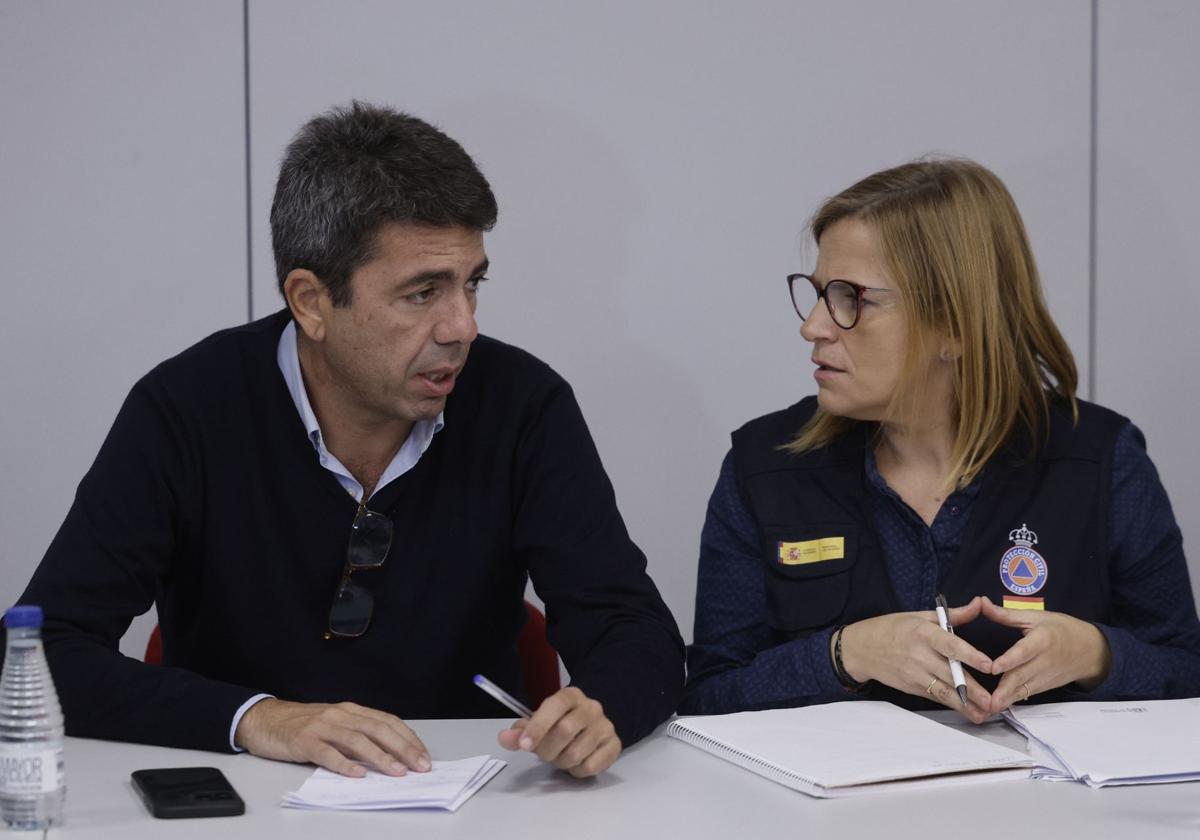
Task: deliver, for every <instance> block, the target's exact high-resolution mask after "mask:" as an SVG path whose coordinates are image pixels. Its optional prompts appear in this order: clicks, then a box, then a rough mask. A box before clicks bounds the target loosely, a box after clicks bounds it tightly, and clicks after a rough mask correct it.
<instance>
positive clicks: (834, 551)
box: [778, 537, 846, 566]
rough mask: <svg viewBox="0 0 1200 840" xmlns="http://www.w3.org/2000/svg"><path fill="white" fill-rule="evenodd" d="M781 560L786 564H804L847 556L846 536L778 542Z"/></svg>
mask: <svg viewBox="0 0 1200 840" xmlns="http://www.w3.org/2000/svg"><path fill="white" fill-rule="evenodd" d="M778 546H779V562H780V563H782V564H783V565H785V566H803V565H805V564H807V563H821V562H824V561H825V560H841V559H842V558H843V557H845V556H846V538H845V537H821V538H820V539H819V540H805V541H804V542H783V541H780V542H779V543H778Z"/></svg>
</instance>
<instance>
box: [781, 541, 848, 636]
mask: <svg viewBox="0 0 1200 840" xmlns="http://www.w3.org/2000/svg"><path fill="white" fill-rule="evenodd" d="M764 536H765V540H764V543H765V544H764V546H763V552H764V557H763V560H764V561H765V564H766V567H767V568H766V593H767V623H768V624H769V625H770V626H771V627H773V628H775V629H776V630H780V631H783V632H785V633H788V634H796V633H798V632H801V631H809V630H817V629H819V628H822V627H828V626H829V625H831V624H832V623H833V622H834V620H835V619H836V618H837V617H838V616H840V615H841V614H842V612H843V610H844V609H845V607H846V599H847V596H848V595H849V593H850V571H851V569H852V568H853V567H854V561H855V559H856V556H857V549H858V539H857V535H856V534H855V533H854V532H853V531H851V530H850V529H849V528H847V527H846V526H845V525H844V524H842V525H838V524H832V523H831V524H829V525H822V524H820V523H817V524H815V525H814V524H806V525H804V526H802V527H798V528H784V527H779V528H767V529H765V535H764Z"/></svg>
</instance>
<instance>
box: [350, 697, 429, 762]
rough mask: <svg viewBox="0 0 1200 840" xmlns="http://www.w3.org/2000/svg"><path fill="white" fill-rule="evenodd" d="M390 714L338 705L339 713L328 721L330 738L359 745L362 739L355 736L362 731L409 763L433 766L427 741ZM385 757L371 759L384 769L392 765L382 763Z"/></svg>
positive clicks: (380, 746) (378, 744)
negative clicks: (374, 712) (425, 747)
mask: <svg viewBox="0 0 1200 840" xmlns="http://www.w3.org/2000/svg"><path fill="white" fill-rule="evenodd" d="M388 717H389V718H390V720H389V719H380V718H378V717H376V716H373V715H363V714H358V713H356V712H355V711H353V710H347V709H344V708H338V709H337V710H336V713H335V714H332V715H330V720H329V724H328V725H329V726H330V728H329V729H328V730H327V731H326V738H327V740H331V741H333V742H334V743H335V744H339V743H340V744H344V745H347V747H349V744H350V743H351V742H353V743H354V744H355V745H356V746H361V745H362V741H361V740H359V739H358V738H355V737H354V736H355V735H361V736H363V737H364V738H367V739H369V740H370V741H372V742H374V745H375V746H376V748H379V749H382V750H383V751H386V752H387V753H388V754H389V755H391V756H393V757H394V758H395V759H397V760H398V761H400V762H401V763H402V764H404V765H405V766H406V767H408V768H410V769H412V770H416V771H418V772H422V773H423V772H425V771H426V770H429V769H430V767H432V764H431V762H430V759H429V753H427V752H426V751H425V749H424V746H425V745H424V744H422V743H421V740H420V739H419V738H417V737H416V735H414V734H413V731H412V730H411V729H409V728H408V727H407V726H405V725H404V724H402V723H400V720H399V718H395V717H391V716H390V715H389V716H388ZM397 724H399V725H397ZM382 761H383V759H379V758H378V757H377V758H376V759H374V760H371V764H372V765H373V766H375V767H378V768H379V769H380V770H381V771H382V770H383V767H386V766H388V764H387V763H383V764H380V762H382ZM384 772H387V771H384Z"/></svg>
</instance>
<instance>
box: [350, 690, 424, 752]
mask: <svg viewBox="0 0 1200 840" xmlns="http://www.w3.org/2000/svg"><path fill="white" fill-rule="evenodd" d="M338 705H339V706H341V707H348V708H346V709H345V710H346V711H349V712H351V713H353V714H359V715H363V716H364V717H369V718H372V719H373V720H376V721H378V722H380V723H382V724H384V725H386V726H387V727H388V728H390V729H391V730H392V731H394V732H395V733H396V735H398V736H399V737H401V738H403V739H404V740H406V741H408V742H409V743H411V744H412V745H413V746H414V747H415V748H416V749H417V750H419V751H420V752H421V753H422V754H424V755H425V756H428V755H429V748H428V747H426V746H425V742H424V741H422V740H421V739H420V737H418V736H417V733H416V732H414V731H413V730H412V727H411V726H409V725H408V724H407V723H405V722H404V721H403V720H401V719H400V718H398V717H396V716H395V715H392V714H388V713H387V712H381V711H380V710H379V709H371V708H368V707H366V706H359V705H358V704H357V703H340V704H338Z"/></svg>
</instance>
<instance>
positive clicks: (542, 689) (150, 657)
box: [144, 601, 562, 709]
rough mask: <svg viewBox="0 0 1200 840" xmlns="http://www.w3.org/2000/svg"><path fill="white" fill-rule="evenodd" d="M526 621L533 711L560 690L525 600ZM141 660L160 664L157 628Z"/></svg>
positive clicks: (523, 642) (539, 618)
mask: <svg viewBox="0 0 1200 840" xmlns="http://www.w3.org/2000/svg"><path fill="white" fill-rule="evenodd" d="M525 613H526V621H525V626H524V627H523V628H521V636H520V638H518V639H517V653H518V654H520V656H521V676H522V677H523V678H524V680H525V692H526V693H527V694H528V695H529V699H530V700H532V701H533V707H534V708H535V709H536V708H537V707H538V706H540V705H541V704H542V701H543V700H545V699H546V698H547V697H549V696H550V695H551V694H553V693H554V692H556V691H558V690H559V689H560V688H562V679H561V677H560V676H559V673H558V653H557V652H556V651H555V650H554V648H552V647H550V642H549V641H548V640H547V639H546V616H544V615H542V613H541V611H540V610H539V609H538V608H537V607H535V606H534V605H533V604H531V603H529V602H528V601H526V602H525ZM144 661H145V662H146V664H148V665H161V664H162V633H161V632H160V631H159V629H158V625H157V624H155V625H154V631H153V632H152V633H151V634H150V641H148V642H147V643H146V655H145V657H144Z"/></svg>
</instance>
